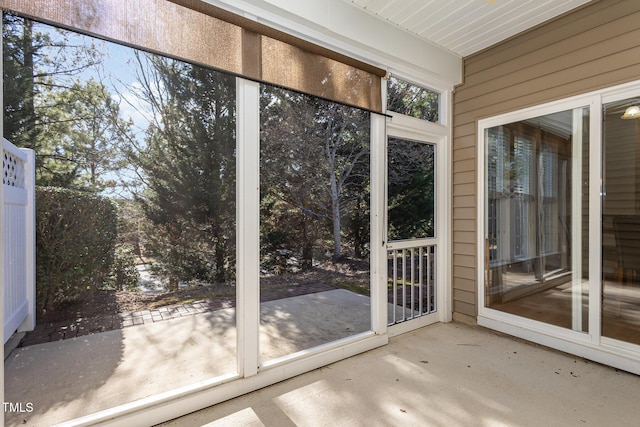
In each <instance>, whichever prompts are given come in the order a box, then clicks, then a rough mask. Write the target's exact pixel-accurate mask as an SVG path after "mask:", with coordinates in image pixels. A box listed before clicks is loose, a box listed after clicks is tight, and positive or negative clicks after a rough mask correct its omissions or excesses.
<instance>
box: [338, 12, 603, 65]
mask: <svg viewBox="0 0 640 427" xmlns="http://www.w3.org/2000/svg"><path fill="white" fill-rule="evenodd" d="M344 1H345V2H347V3H351V4H352V5H354V6H356V7H358V8H360V9H363V10H365V11H366V12H368V13H371V14H373V15H374V16H376V17H377V18H378V19H382V20H385V21H388V22H390V23H391V24H393V25H396V26H398V27H400V28H401V29H403V30H405V31H408V32H410V33H413V34H415V35H417V36H419V37H421V38H423V39H425V40H428V41H430V42H431V43H434V44H436V45H438V46H441V47H443V48H445V49H447V50H449V51H451V52H454V53H456V54H458V55H460V56H462V57H465V56H468V55H471V54H473V53H475V52H478V51H480V50H482V49H484V48H487V47H489V46H491V45H494V44H496V43H499V42H501V41H502V40H505V39H507V38H509V37H511V36H514V35H516V34H518V33H521V32H523V31H525V30H527V29H529V28H532V27H534V26H536V25H538V24H541V23H543V22H545V21H548V20H550V19H552V18H554V17H556V16H558V15H561V14H563V13H565V12H568V11H570V10H571V9H574V8H576V7H579V6H581V5H583V4H585V3H589V1H590V0H562V1H559V0H344Z"/></svg>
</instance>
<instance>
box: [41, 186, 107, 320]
mask: <svg viewBox="0 0 640 427" xmlns="http://www.w3.org/2000/svg"><path fill="white" fill-rule="evenodd" d="M116 238H117V208H116V205H115V204H114V203H113V202H112V201H111V200H110V199H108V198H105V197H101V196H98V195H95V194H90V193H83V192H78V191H73V190H68V189H63V188H54V187H37V188H36V293H37V298H36V301H37V306H38V309H39V311H40V313H44V312H46V311H49V310H54V309H55V308H57V307H58V306H59V305H60V304H61V303H63V302H65V301H71V300H75V299H78V298H80V297H81V296H82V295H83V294H85V293H87V292H90V291H91V290H93V289H96V288H97V287H98V286H99V285H101V284H102V282H103V280H104V279H105V278H106V277H107V275H108V274H109V272H110V269H111V264H112V263H113V256H114V248H115V243H116Z"/></svg>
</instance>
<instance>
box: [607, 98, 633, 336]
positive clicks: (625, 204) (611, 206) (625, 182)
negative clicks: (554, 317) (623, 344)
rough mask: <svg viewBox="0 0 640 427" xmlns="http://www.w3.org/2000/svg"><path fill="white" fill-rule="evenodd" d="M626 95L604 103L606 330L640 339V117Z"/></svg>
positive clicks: (610, 333)
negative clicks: (631, 112) (632, 113)
mask: <svg viewBox="0 0 640 427" xmlns="http://www.w3.org/2000/svg"><path fill="white" fill-rule="evenodd" d="M637 105H640V100H638V99H626V100H623V101H619V102H612V103H609V104H605V105H604V117H603V118H604V123H603V181H602V183H603V205H602V274H603V277H602V290H603V299H602V335H603V336H605V337H609V338H614V339H618V340H621V341H627V342H630V343H634V344H640V144H639V140H640V121H639V120H637V119H634V117H633V116H632V117H631V119H629V120H627V119H626V117H623V114H624V113H625V111H626V110H627V108H628V107H632V106H637Z"/></svg>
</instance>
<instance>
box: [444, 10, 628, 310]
mask: <svg viewBox="0 0 640 427" xmlns="http://www.w3.org/2000/svg"><path fill="white" fill-rule="evenodd" d="M638 40H640V2H638V1H637V0H599V1H594V2H592V3H589V4H588V5H586V6H585V7H583V8H580V9H578V10H576V11H574V12H572V13H569V14H567V15H565V16H562V17H560V18H558V19H556V20H554V21H552V22H549V23H547V24H544V25H541V26H539V27H537V28H535V29H533V30H531V31H528V32H527V33H525V34H522V35H520V36H517V37H514V38H512V39H510V40H508V41H506V42H504V43H501V44H500V45H498V46H495V47H493V48H490V49H487V50H485V51H483V52H480V53H478V54H476V55H473V56H471V57H468V58H465V60H464V83H463V84H462V85H460V86H458V87H457V88H456V90H455V93H454V104H453V124H454V127H453V165H452V166H453V178H452V179H453V185H452V190H453V193H452V201H453V208H452V209H453V212H452V221H453V233H452V239H453V245H452V252H453V257H452V264H453V266H452V267H453V268H452V275H453V310H454V312H456V313H460V314H464V315H467V316H474V317H475V316H476V315H477V273H478V272H477V267H476V266H477V261H478V260H477V257H478V248H477V234H476V233H477V225H476V224H477V209H478V206H477V204H478V201H477V200H476V194H477V193H476V192H477V186H478V183H477V163H478V159H477V153H478V152H479V151H481V150H478V147H477V140H478V138H477V135H476V132H477V121H478V120H479V119H483V118H487V117H491V116H495V115H498V114H502V113H506V112H510V111H515V110H519V109H522V108H526V107H530V106H533V105H538V104H543V103H546V102H550V101H554V100H558V99H563V98H567V97H570V96H573V95H578V94H582V93H586V92H590V91H593V90H597V89H602V88H605V87H609V86H614V85H616V84H620V83H625V82H629V81H633V80H637V79H640V42H638Z"/></svg>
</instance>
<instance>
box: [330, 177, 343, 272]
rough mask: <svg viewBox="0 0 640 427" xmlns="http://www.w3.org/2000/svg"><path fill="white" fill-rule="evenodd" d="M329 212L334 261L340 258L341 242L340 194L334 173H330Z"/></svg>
mask: <svg viewBox="0 0 640 427" xmlns="http://www.w3.org/2000/svg"><path fill="white" fill-rule="evenodd" d="M331 211H332V214H333V259H334V261H335V260H337V259H339V258H340V257H341V256H342V249H341V246H342V244H341V243H342V242H341V238H340V228H341V224H340V194H339V192H338V183H337V182H336V175H335V171H331Z"/></svg>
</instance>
